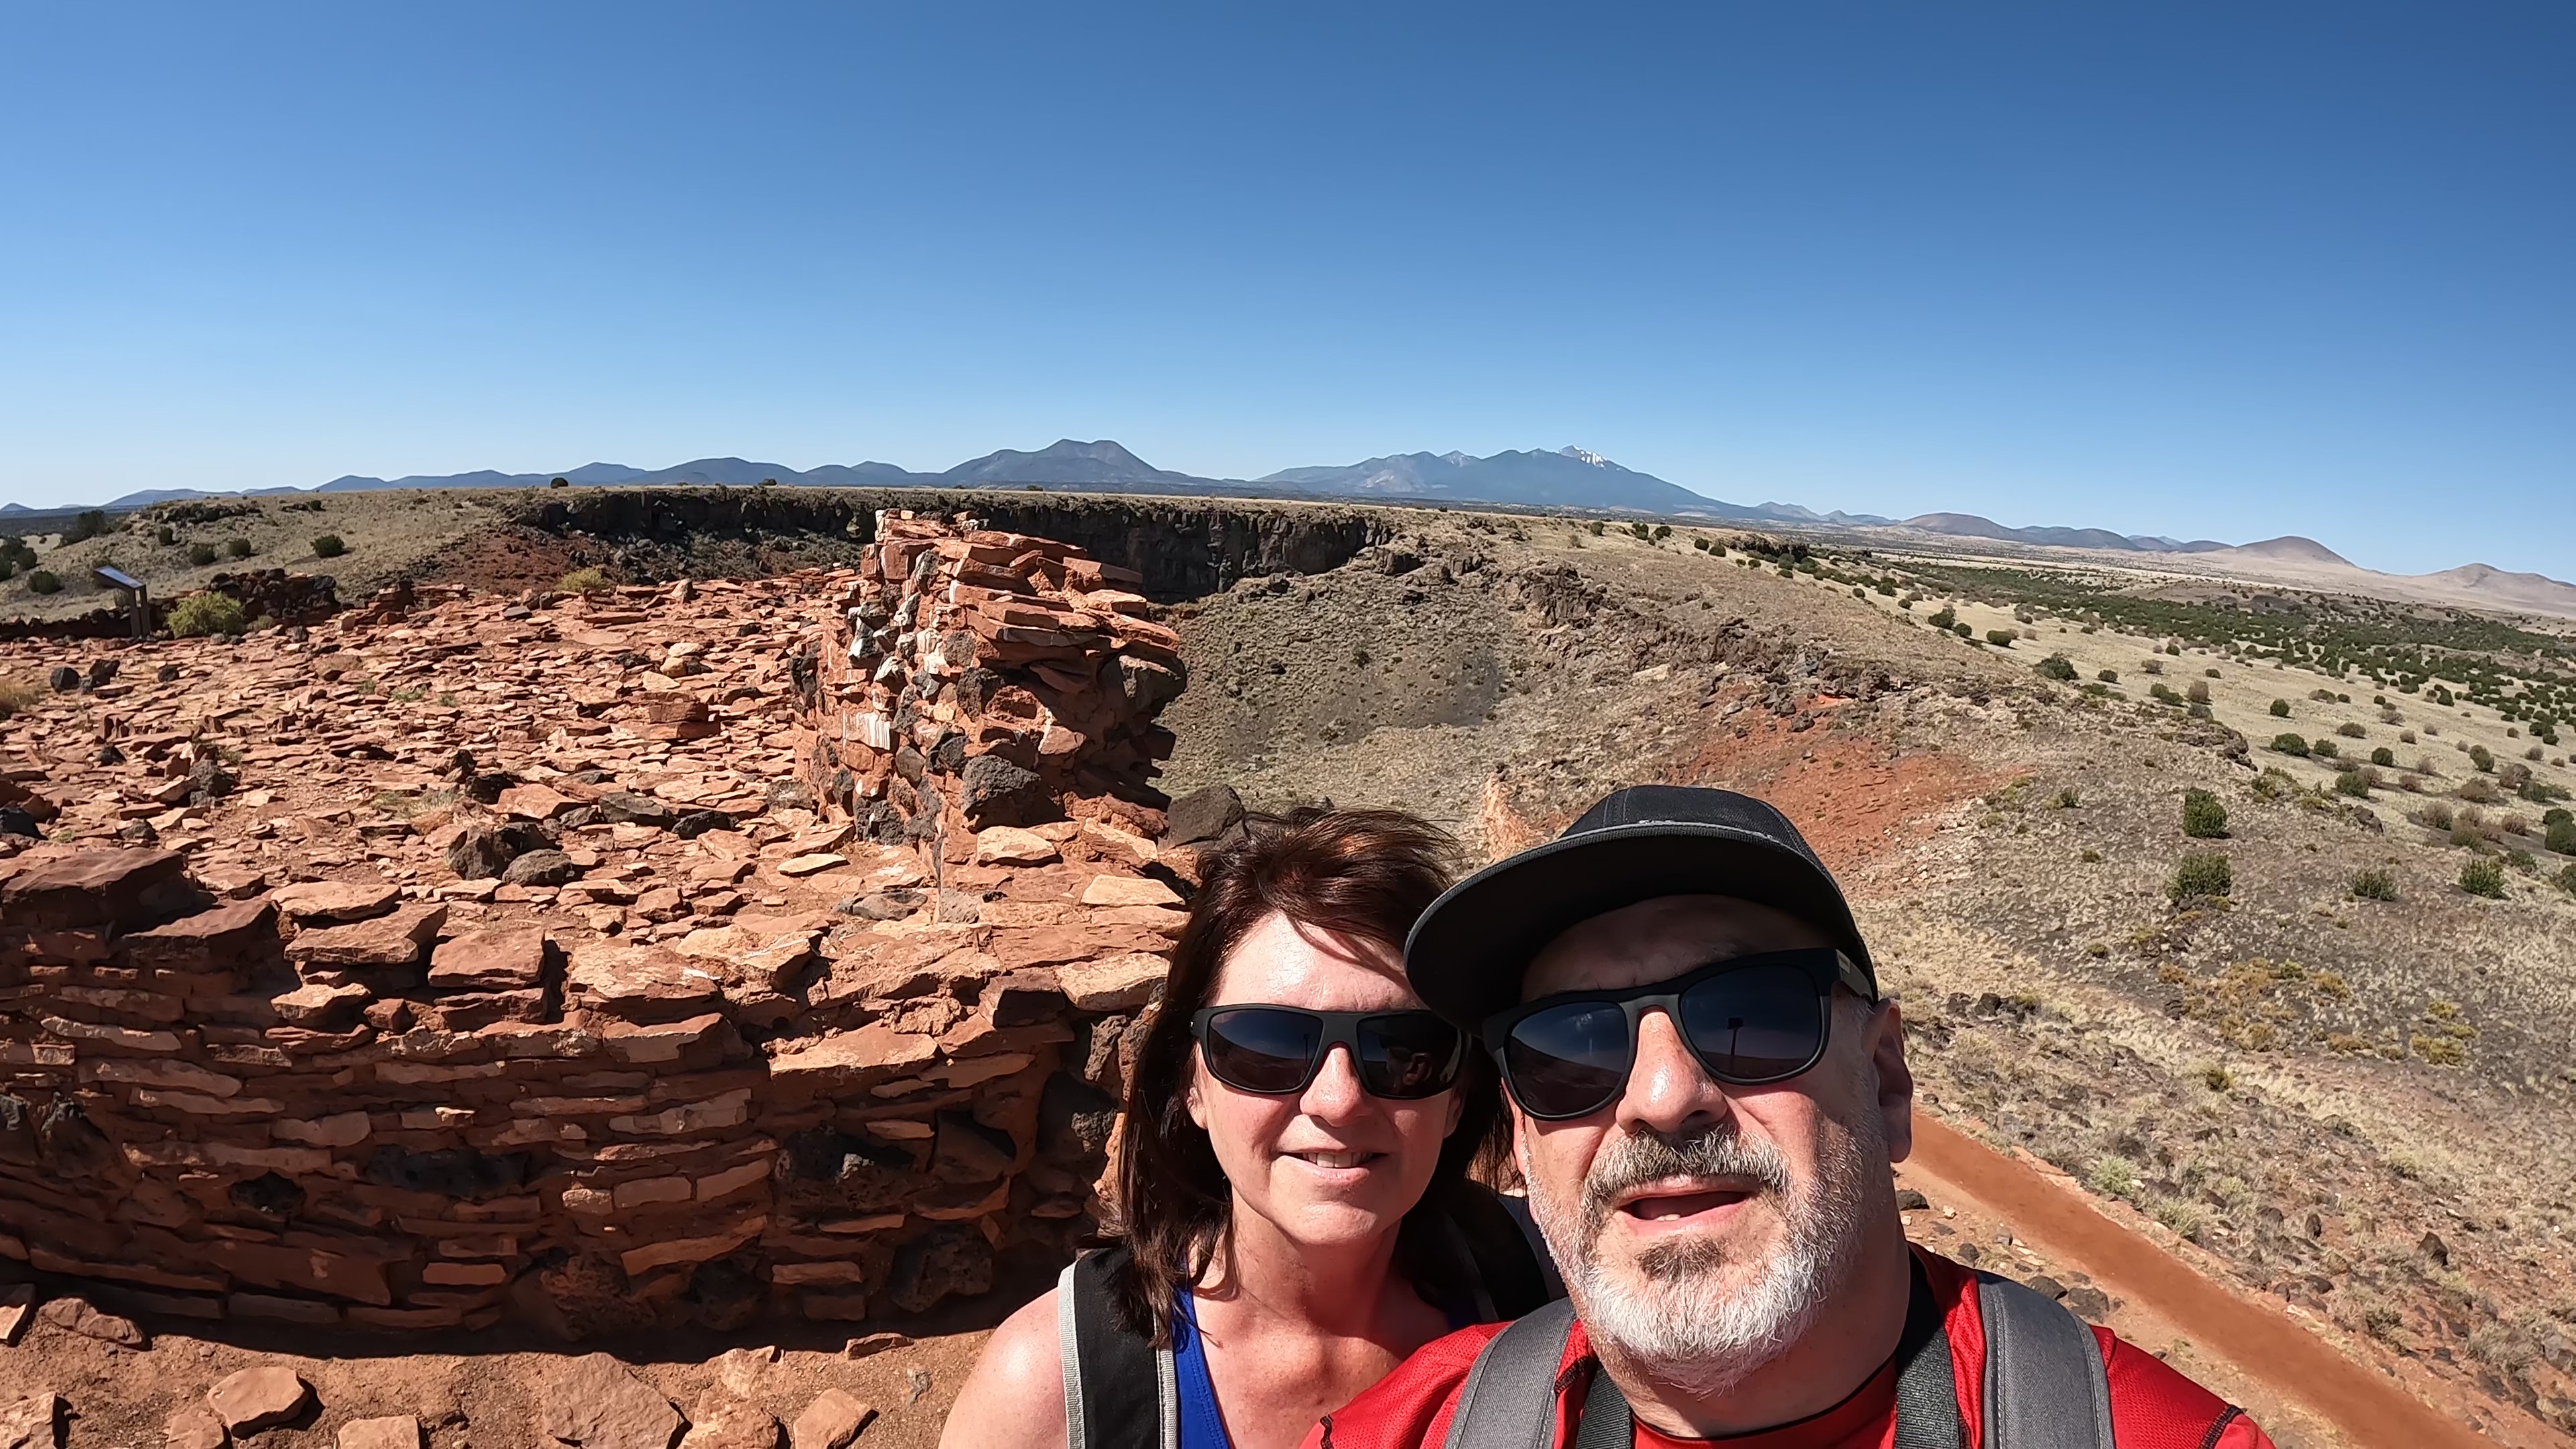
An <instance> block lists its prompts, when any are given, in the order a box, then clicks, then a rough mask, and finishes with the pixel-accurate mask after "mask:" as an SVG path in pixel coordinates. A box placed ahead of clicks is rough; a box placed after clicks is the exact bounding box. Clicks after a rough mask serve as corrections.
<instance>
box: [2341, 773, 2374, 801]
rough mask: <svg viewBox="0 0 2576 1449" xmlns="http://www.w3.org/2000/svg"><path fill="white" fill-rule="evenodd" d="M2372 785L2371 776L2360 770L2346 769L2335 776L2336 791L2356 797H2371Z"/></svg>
mask: <svg viewBox="0 0 2576 1449" xmlns="http://www.w3.org/2000/svg"><path fill="white" fill-rule="evenodd" d="M2370 786H2371V779H2370V776H2368V775H2366V774H2364V773H2363V772H2361V771H2359V770H2345V771H2342V772H2341V773H2339V774H2337V775H2336V776H2335V778H2334V788H2335V793H2336V794H2338V795H2350V796H2352V797H2354V798H2355V799H2367V798H2369V796H2370Z"/></svg>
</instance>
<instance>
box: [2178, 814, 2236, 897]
mask: <svg viewBox="0 0 2576 1449" xmlns="http://www.w3.org/2000/svg"><path fill="white" fill-rule="evenodd" d="M2182 833H2183V834H2185V835H2188V836H2190V837H2191V838H2192V839H2194V840H2224V839H2226V838H2227V807H2226V806H2225V805H2222V804H2220V803H2219V800H2218V797H2217V796H2216V795H2213V794H2211V793H2210V792H2208V791H2207V790H2185V791H2183V792H2182ZM2222 894H2223V892H2222Z"/></svg>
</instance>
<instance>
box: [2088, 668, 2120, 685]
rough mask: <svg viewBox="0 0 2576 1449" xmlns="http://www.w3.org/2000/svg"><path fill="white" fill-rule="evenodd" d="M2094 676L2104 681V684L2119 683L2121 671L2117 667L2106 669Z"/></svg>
mask: <svg viewBox="0 0 2576 1449" xmlns="http://www.w3.org/2000/svg"><path fill="white" fill-rule="evenodd" d="M2093 677H2094V678H2095V679H2098V680H2100V681H2102V682H2103V683H2104V684H2117V683H2119V682H2120V671H2118V670H2116V669H2105V670H2103V671H2102V672H2101V673H2099V674H2096V675H2094V676H2093Z"/></svg>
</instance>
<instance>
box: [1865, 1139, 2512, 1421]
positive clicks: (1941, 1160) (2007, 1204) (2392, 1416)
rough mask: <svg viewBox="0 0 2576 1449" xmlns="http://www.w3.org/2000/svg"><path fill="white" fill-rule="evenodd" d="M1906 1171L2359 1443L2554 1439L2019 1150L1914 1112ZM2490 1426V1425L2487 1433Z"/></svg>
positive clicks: (1934, 1192) (1930, 1190)
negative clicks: (2221, 1279) (2373, 1347)
mask: <svg viewBox="0 0 2576 1449" xmlns="http://www.w3.org/2000/svg"><path fill="white" fill-rule="evenodd" d="M1905 1174H1906V1177H1907V1179H1908V1180H1910V1181H1912V1182H1914V1183H1916V1184H1918V1185H1921V1186H1922V1187H1923V1188H1924V1189H1925V1190H1926V1191H1927V1192H1931V1193H1933V1194H1934V1195H1935V1196H1939V1195H1941V1194H1942V1193H1944V1192H1946V1193H1947V1194H1948V1195H1949V1196H1952V1197H1956V1198H1962V1199H1966V1200H1967V1201H1969V1202H1970V1203H1972V1204H1974V1205H1975V1206H1977V1207H1979V1208H1982V1209H1983V1210H1985V1211H1986V1212H1988V1213H1990V1214H1992V1215H1993V1216H1995V1217H1998V1218H2000V1219H2002V1220H2004V1221H2005V1222H2008V1223H2010V1224H2011V1225H2012V1230H2013V1232H2014V1234H2015V1235H2016V1236H2018V1237H2023V1238H2026V1239H2027V1240H2028V1241H2029V1242H2030V1243H2031V1245H2032V1246H2034V1247H2036V1248H2038V1249H2039V1250H2040V1251H2041V1252H2042V1253H2045V1254H2047V1255H2048V1256H2050V1257H2053V1258H2057V1259H2060V1260H2062V1261H2064V1262H2068V1263H2072V1264H2076V1265H2079V1266H2081V1267H2082V1268H2083V1269H2084V1271H2085V1272H2086V1273H2088V1274H2090V1275H2092V1277H2093V1278H2094V1279H2096V1280H2097V1281H2098V1282H2099V1283H2100V1284H2101V1285H2102V1287H2103V1288H2104V1289H2105V1290H2106V1291H2108V1292H2110V1293H2112V1294H2114V1295H2116V1296H2117V1297H2119V1298H2122V1299H2125V1300H2127V1303H2128V1305H2129V1306H2130V1307H2132V1308H2134V1309H2137V1310H2139V1311H2141V1312H2144V1313H2146V1314H2149V1315H2152V1316H2154V1317H2155V1318H2157V1319H2160V1320H2162V1321H2164V1322H2166V1323H2169V1324H2171V1325H2172V1326H2173V1328H2174V1330H2175V1331H2176V1332H2178V1333H2180V1334H2182V1335H2183V1336H2185V1337H2187V1338H2189V1339H2190V1340H2191V1341H2192V1342H2193V1343H2194V1344H2195V1345H2196V1346H2198V1347H2199V1348H2201V1349H2203V1350H2205V1351H2206V1352H2208V1353H2209V1354H2210V1355H2211V1356H2213V1357H2216V1358H2220V1359H2224V1360H2227V1361H2228V1362H2230V1363H2232V1364H2234V1365H2235V1366H2236V1367H2237V1368H2239V1369H2240V1370H2241V1371H2243V1372H2244V1373H2245V1374H2246V1375H2247V1376H2248V1377H2250V1378H2252V1379H2254V1380H2256V1381H2257V1382H2259V1383H2261V1384H2262V1385H2263V1386H2265V1387H2266V1388H2267V1389H2269V1390H2270V1391H2271V1392H2272V1393H2273V1394H2274V1395H2275V1396H2277V1397H2278V1398H2279V1399H2281V1400H2283V1401H2284V1402H2286V1403H2289V1404H2292V1405H2296V1406H2297V1407H2299V1408H2301V1409H2304V1410H2306V1411H2308V1412H2310V1413H2312V1414H2314V1415H2316V1416H2317V1417H2318V1418H2320V1419H2323V1420H2325V1421H2326V1422H2328V1423H2330V1424H2332V1425H2333V1426H2334V1427H2335V1428H2336V1429H2338V1430H2340V1431H2341V1432H2342V1433H2343V1434H2344V1435H2345V1436H2346V1437H2347V1438H2349V1439H2350V1440H2351V1442H2353V1443H2355V1444H2371V1445H2380V1444H2385V1445H2408V1446H2427V1449H2451V1446H2457V1449H2472V1446H2479V1445H2492V1444H2495V1443H2500V1442H2524V1443H2531V1444H2547V1443H2553V1442H2558V1441H2557V1440H2556V1439H2555V1438H2554V1436H2549V1435H2547V1434H2546V1433H2545V1431H2541V1430H2539V1428H2538V1426H2536V1425H2533V1426H2530V1433H2529V1434H2528V1435H2527V1436H2516V1437H2515V1438H2514V1439H2506V1438H2503V1437H2501V1435H2499V1434H2497V1430H2498V1429H2499V1428H2501V1426H2490V1430H2489V1434H2483V1435H2482V1434H2481V1433H2479V1432H2478V1431H2476V1430H2473V1429H2471V1428H2470V1427H2468V1426H2467V1425H2466V1424H2463V1423H2461V1422H2459V1421H2458V1420H2456V1419H2453V1418H2450V1417H2448V1416H2446V1415H2444V1414H2442V1413H2441V1412H2438V1411H2437V1410H2435V1409H2434V1408H2432V1407H2431V1406H2429V1405H2427V1404H2425V1403H2424V1402H2422V1401H2421V1400H2419V1399H2417V1398H2416V1397H2415V1396H2414V1395H2413V1394H2411V1393H2409V1392H2408V1391H2407V1390H2406V1388H2404V1387H2403V1386H2401V1385H2399V1384H2397V1383H2395V1382H2392V1381H2391V1380H2390V1379H2389V1378H2388V1377H2387V1376H2386V1375H2385V1374H2383V1373H2381V1372H2380V1371H2379V1370H2377V1369H2375V1368H2373V1367H2371V1366H2369V1365H2367V1364H2363V1363H2358V1362H2355V1361H2354V1360H2352V1359H2349V1358H2346V1357H2344V1355H2343V1354H2342V1353H2340V1352H2339V1351H2337V1350H2336V1349H2335V1348H2334V1347H2333V1346H2332V1345H2329V1344H2328V1343H2326V1342H2325V1341H2324V1340H2323V1339H2320V1338H2319V1337H2317V1335H2316V1334H2315V1333H2314V1332H2313V1331H2311V1330H2310V1329H2308V1328H2307V1327H2305V1326H2303V1325H2302V1324H2300V1323H2299V1321H2298V1320H2296V1319H2294V1318H2292V1317H2290V1316H2289V1315H2288V1314H2286V1313H2284V1312H2282V1311H2281V1310H2279V1309H2277V1308H2274V1307H2270V1306H2268V1305H2266V1304H2263V1303H2260V1302H2258V1301H2255V1300H2252V1299H2248V1298H2246V1297H2243V1296H2241V1295H2239V1294H2237V1293H2235V1292H2234V1291H2232V1290H2230V1289H2228V1288H2226V1287H2223V1286H2221V1285H2220V1284H2218V1283H2215V1282H2212V1281H2211V1280H2209V1279H2207V1278H2204V1277H2202V1276H2201V1275H2200V1274H2199V1273H2197V1272H2195V1271H2194V1270H2193V1269H2192V1268H2191V1267H2190V1266H2189V1265H2188V1264H2185V1263H2183V1262H2181V1261H2179V1260H2177V1259H2176V1258H2174V1257H2173V1256H2172V1255H2171V1254H2168V1253H2166V1252H2165V1251H2164V1250H2163V1249H2161V1248H2159V1247H2157V1246H2156V1245H2155V1244H2153V1243H2151V1242H2148V1241H2147V1240H2146V1239H2144V1238H2142V1237H2140V1236H2138V1235H2137V1234H2136V1233H2133V1232H2131V1231H2130V1230H2129V1229H2127V1228H2125V1227H2123V1226H2121V1225H2120V1224H2119V1223H2116V1222H2113V1221H2112V1220H2111V1219H2109V1218H2107V1217H2104V1216H2103V1215H2102V1214H2101V1212H2099V1211H2098V1210H2097V1209H2095V1208H2094V1207H2093V1206H2092V1205H2091V1204H2090V1203H2088V1202H2086V1201H2085V1200H2084V1199H2083V1198H2082V1197H2081V1196H2080V1195H2079V1194H2078V1193H2076V1192H2075V1191H2074V1190H2072V1189H2070V1188H2068V1187H2066V1186H2064V1185H2062V1184H2060V1183H2059V1182H2057V1181H2054V1180H2052V1179H2051V1177H2050V1176H2049V1175H2047V1174H2045V1173H2043V1172H2041V1171H2039V1170H2037V1169H2035V1168H2033V1167H2032V1166H2031V1165H2030V1164H2029V1163H2027V1162H2024V1161H2022V1160H2020V1159H2018V1158H2014V1157H2007V1156H2005V1155H2004V1154H2003V1153H2000V1152H1998V1151H1996V1150H1995V1149H1993V1148H1991V1147H1988V1146H1987V1145H1985V1144H1984V1143H1982V1142H1979V1141H1977V1140H1976V1139H1975V1138H1972V1137H1969V1136H1967V1135H1965V1134H1963V1133H1961V1132H1960V1131H1959V1130H1958V1129H1956V1128H1954V1127H1950V1126H1947V1125H1945V1124H1943V1123H1942V1122H1941V1121H1939V1120H1938V1119H1937V1118H1934V1117H1931V1116H1929V1115H1928V1114H1923V1113H1918V1114H1916V1116H1915V1119H1914V1154H1913V1156H1912V1157H1911V1158H1910V1159H1908V1160H1907V1162H1906V1164H1905ZM2491 1435H2493V1436H2494V1437H2490V1436H2491Z"/></svg>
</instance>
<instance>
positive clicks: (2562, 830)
mask: <svg viewBox="0 0 2576 1449" xmlns="http://www.w3.org/2000/svg"><path fill="white" fill-rule="evenodd" d="M2562 813H2563V812H2562ZM2546 830H2547V833H2546V834H2545V835H2543V836H2542V837H2541V844H2543V845H2546V846H2548V847H2549V848H2550V849H2552V850H2554V851H2557V852H2558V853H2559V854H2560V855H2576V820H2552V821H2550V822H2549V824H2548V826H2547V827H2546Z"/></svg>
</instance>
